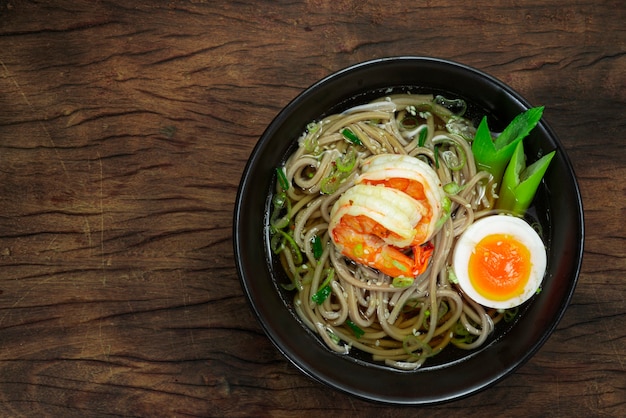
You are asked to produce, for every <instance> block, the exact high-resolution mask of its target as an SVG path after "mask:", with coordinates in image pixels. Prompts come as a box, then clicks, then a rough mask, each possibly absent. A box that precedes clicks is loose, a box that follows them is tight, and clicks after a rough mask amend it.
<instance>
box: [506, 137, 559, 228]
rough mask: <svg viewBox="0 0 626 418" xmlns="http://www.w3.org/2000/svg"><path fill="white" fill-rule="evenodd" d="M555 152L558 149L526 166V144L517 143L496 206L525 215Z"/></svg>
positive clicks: (515, 213)
mask: <svg viewBox="0 0 626 418" xmlns="http://www.w3.org/2000/svg"><path fill="white" fill-rule="evenodd" d="M555 153H556V151H552V152H551V153H549V154H547V155H544V156H543V157H541V158H540V159H539V160H537V161H535V162H534V163H533V164H531V165H529V166H528V167H526V163H525V161H524V160H525V157H524V145H523V143H522V142H520V143H519V144H517V147H516V148H515V152H514V153H513V156H512V157H511V162H510V163H509V165H508V166H507V168H506V171H505V172H504V177H503V178H502V185H501V186H500V191H499V193H498V196H499V197H498V201H497V202H496V208H497V209H502V210H508V211H511V212H513V214H514V215H518V216H521V215H523V214H524V213H525V212H526V209H528V206H530V203H531V202H532V200H533V198H534V197H535V193H536V192H537V188H538V187H539V183H541V179H542V178H543V175H544V174H545V172H546V170H547V169H548V166H549V165H550V161H552V158H553V157H554V154H555Z"/></svg>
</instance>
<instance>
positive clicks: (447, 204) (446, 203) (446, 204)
mask: <svg viewBox="0 0 626 418" xmlns="http://www.w3.org/2000/svg"><path fill="white" fill-rule="evenodd" d="M441 209H442V210H443V214H442V215H441V218H439V219H438V220H437V222H436V223H435V229H439V228H440V227H441V226H442V225H443V224H445V223H446V221H447V220H448V219H449V218H450V215H451V210H452V201H451V200H450V198H449V197H448V196H444V197H443V199H442V200H441Z"/></svg>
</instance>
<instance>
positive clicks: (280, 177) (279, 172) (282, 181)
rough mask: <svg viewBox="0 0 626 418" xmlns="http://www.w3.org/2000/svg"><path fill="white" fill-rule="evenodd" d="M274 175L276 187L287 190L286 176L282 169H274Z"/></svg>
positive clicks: (287, 181)
mask: <svg viewBox="0 0 626 418" xmlns="http://www.w3.org/2000/svg"><path fill="white" fill-rule="evenodd" d="M276 175H277V177H278V185H279V186H280V187H281V188H282V189H283V190H285V191H287V190H289V180H287V176H286V175H285V171H284V169H283V168H282V167H278V168H276Z"/></svg>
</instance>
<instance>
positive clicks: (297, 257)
mask: <svg viewBox="0 0 626 418" xmlns="http://www.w3.org/2000/svg"><path fill="white" fill-rule="evenodd" d="M276 232H277V233H278V234H280V235H282V237H283V240H284V242H285V243H286V244H289V247H290V248H291V252H292V253H293V256H294V257H295V258H294V263H295V264H297V265H300V264H302V253H301V252H300V248H299V247H298V244H296V241H294V239H293V237H292V236H291V235H289V234H288V233H286V232H285V231H282V230H278V231H276Z"/></svg>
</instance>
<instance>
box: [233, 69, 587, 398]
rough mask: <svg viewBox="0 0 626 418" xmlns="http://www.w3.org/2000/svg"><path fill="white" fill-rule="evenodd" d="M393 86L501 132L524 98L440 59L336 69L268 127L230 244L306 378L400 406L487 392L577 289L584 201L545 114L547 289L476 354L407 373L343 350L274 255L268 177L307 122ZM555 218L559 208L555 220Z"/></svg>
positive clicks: (541, 199) (542, 217) (451, 355)
mask: <svg viewBox="0 0 626 418" xmlns="http://www.w3.org/2000/svg"><path fill="white" fill-rule="evenodd" d="M391 91H393V92H394V93H395V92H399V91H411V92H428V93H435V94H443V95H444V96H445V97H448V98H461V99H464V100H465V101H466V102H467V103H468V115H467V116H468V117H470V118H471V119H473V120H475V121H476V122H478V121H479V120H480V118H482V116H483V115H487V116H488V118H489V125H490V127H491V128H492V129H493V130H496V131H499V130H501V129H503V128H504V126H505V125H506V124H507V123H508V122H509V121H510V120H511V119H512V118H513V117H515V116H516V115H517V114H519V113H521V112H522V111H524V110H526V109H527V108H529V107H530V106H529V104H528V103H527V102H526V101H525V100H524V99H523V98H522V97H521V96H519V95H518V94H517V93H516V92H514V91H513V90H511V89H510V88H509V87H507V86H506V85H504V84H503V83H501V82H500V81H498V80H496V79H494V78H492V77H490V76H488V75H486V74H484V73H481V72H479V71H477V70H474V69H472V68H469V67H466V66H463V65H460V64H457V63H453V62H449V61H443V60H437V59H431V58H419V57H399V58H389V59H380V60H375V61H370V62H366V63H362V64H358V65H355V66H353V67H350V68H348V69H345V70H343V71H339V72H337V73H335V74H333V75H331V76H329V77H327V78H325V79H323V80H321V81H320V82H318V83H316V84H315V85H313V86H311V87H310V88H309V89H307V90H306V91H304V92H303V93H302V94H301V95H299V96H298V97H297V98H296V99H294V100H293V101H292V102H291V103H289V104H288V105H287V106H286V107H285V108H284V109H283V110H282V111H281V112H280V113H279V115H278V116H277V117H276V118H275V119H274V121H273V122H272V123H271V124H270V125H269V126H268V128H267V129H266V131H265V132H264V134H263V135H262V137H261V138H260V140H259V142H258V143H257V145H256V147H255V149H254V151H253V153H252V155H251V157H250V159H249V161H248V164H247V166H246V168H245V171H244V174H243V177H242V181H241V184H240V188H239V192H238V195H237V202H236V207H235V219H234V231H233V232H234V245H235V256H236V263H237V268H238V272H239V276H240V280H241V284H242V287H243V289H244V292H245V293H246V296H247V297H248V300H249V302H250V304H251V306H252V308H253V310H254V312H255V314H256V315H257V317H258V318H259V320H260V322H261V324H262V326H263V328H264V330H265V331H266V333H267V334H268V336H269V337H270V339H271V340H272V342H273V343H274V344H275V345H276V347H277V348H278V349H279V350H280V351H281V352H282V353H283V354H284V355H285V356H286V357H287V358H288V359H289V360H290V361H291V362H292V363H293V364H294V365H295V366H296V367H298V368H299V369H301V370H302V371H303V372H304V373H306V374H308V375H309V376H311V377H313V378H315V379H317V380H319V381H321V382H323V383H326V384H328V385H330V386H332V387H334V388H336V389H339V390H342V391H345V392H348V393H351V394H353V395H356V396H359V397H362V398H366V399H370V400H375V401H381V402H386V403H394V404H431V403H437V402H443V401H447V400H451V399H455V398H459V397H462V396H466V395H469V394H471V393H474V392H476V391H478V390H481V389H483V388H485V387H487V386H489V385H491V384H493V383H495V382H497V381H498V380H500V379H501V378H503V377H504V376H506V375H507V374H509V373H511V372H512V371H513V370H514V369H515V368H517V367H519V366H520V365H521V364H523V363H524V362H525V361H526V360H527V359H528V358H530V356H532V354H534V352H536V350H538V349H539V347H540V346H541V345H542V344H543V343H544V342H545V340H546V339H547V338H548V336H549V335H550V333H551V332H552V331H553V330H554V328H555V327H556V325H557V323H558V321H559V320H560V318H561V317H562V315H563V312H564V311H565V309H566V307H567V304H568V303H569V300H570V298H571V295H572V293H573V291H574V288H575V285H576V281H577V278H578V274H579V271H580V265H581V262H582V247H583V218H582V203H581V198H580V193H579V190H578V185H577V182H576V178H575V175H574V172H573V170H572V167H571V164H570V162H569V159H568V157H567V155H566V154H565V151H564V150H563V148H562V146H561V144H560V142H559V141H558V139H557V137H556V136H555V134H554V133H553V132H552V130H551V129H550V128H549V127H548V126H547V124H546V123H545V122H544V121H542V122H540V123H539V125H538V126H537V127H536V128H535V129H534V130H533V131H532V133H531V135H530V136H529V138H527V139H526V140H525V150H526V154H527V155H529V156H540V155H544V154H546V153H548V152H550V151H552V150H554V149H556V150H557V153H556V155H555V157H554V159H553V160H552V163H551V166H550V168H549V170H548V172H547V173H546V175H545V178H544V181H543V182H542V185H541V186H540V190H539V191H538V193H537V196H536V199H535V202H534V204H533V208H532V210H531V211H530V212H529V215H530V216H531V217H532V218H534V219H535V220H537V221H538V222H539V224H540V225H541V227H542V229H543V237H544V240H545V243H546V245H547V248H548V266H547V271H546V276H545V279H544V283H543V286H542V292H541V293H540V294H539V295H537V296H536V297H534V298H533V299H531V301H529V302H528V303H526V304H525V305H523V307H522V310H521V314H520V315H518V319H517V320H516V321H515V322H514V323H511V324H508V325H506V326H500V327H498V328H497V329H496V332H495V333H494V334H493V336H492V337H491V338H490V340H489V341H488V343H487V344H485V345H483V347H482V348H480V349H478V350H475V351H463V350H458V349H454V348H452V347H446V349H445V350H444V351H443V352H442V353H441V354H438V355H437V356H435V357H433V358H432V359H429V361H427V362H426V364H424V365H423V366H422V368H421V369H418V370H417V371H412V372H405V371H399V370H395V369H391V368H389V367H386V366H384V365H381V364H378V363H374V362H373V361H371V360H370V359H369V355H367V354H364V353H359V352H358V351H356V350H352V353H351V354H350V355H348V356H340V355H337V354H335V353H332V352H331V351H330V350H328V349H327V348H326V347H325V346H324V344H323V343H322V342H321V340H320V339H319V338H317V336H315V335H314V334H313V333H312V332H310V331H308V329H306V327H305V326H304V325H303V324H302V323H301V322H300V320H299V319H298V318H297V316H296V314H295V312H294V311H293V309H292V302H291V300H292V294H291V293H289V292H286V291H284V290H283V289H282V288H281V287H280V286H279V285H278V283H284V282H286V280H287V279H285V275H284V272H282V268H281V267H280V266H279V265H277V264H276V262H275V260H273V258H272V256H271V254H270V251H268V233H267V232H268V230H267V221H268V219H267V214H268V213H269V210H268V208H269V205H270V194H271V191H272V190H273V184H274V181H275V179H274V177H273V173H274V170H275V168H276V167H277V166H279V165H280V164H281V163H282V162H283V161H284V160H285V158H286V157H287V156H288V155H289V154H290V153H291V151H292V150H293V149H294V147H295V146H296V144H295V143H296V139H297V138H298V137H299V136H300V134H301V133H302V131H303V130H304V127H305V126H306V124H307V123H309V122H310V121H312V120H318V119H320V118H321V117H322V116H324V115H327V114H330V113H334V112H336V111H341V110H343V109H346V108H348V107H350V106H352V105H355V104H362V103H365V102H368V101H370V100H372V99H374V98H377V97H380V96H383V95H385V94H389V92H391ZM555 214H558V215H557V216H555Z"/></svg>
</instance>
